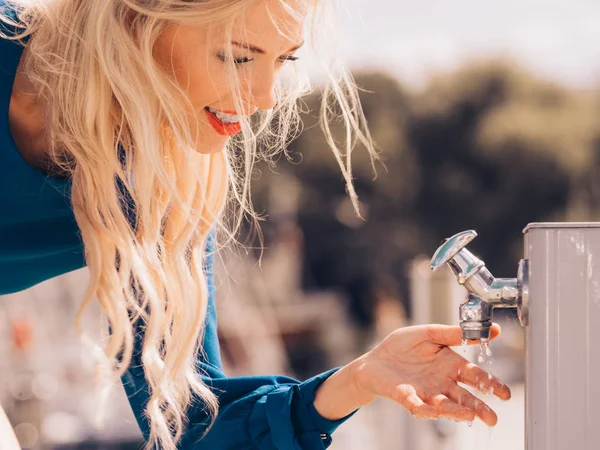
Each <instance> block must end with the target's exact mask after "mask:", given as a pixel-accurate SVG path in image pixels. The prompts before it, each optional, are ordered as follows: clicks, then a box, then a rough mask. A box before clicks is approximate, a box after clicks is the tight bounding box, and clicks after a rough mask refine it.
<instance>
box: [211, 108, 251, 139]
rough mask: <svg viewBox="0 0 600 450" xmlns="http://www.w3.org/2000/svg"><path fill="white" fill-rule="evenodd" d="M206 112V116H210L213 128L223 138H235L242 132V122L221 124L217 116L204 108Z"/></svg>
mask: <svg viewBox="0 0 600 450" xmlns="http://www.w3.org/2000/svg"><path fill="white" fill-rule="evenodd" d="M204 111H205V112H206V115H207V116H208V121H209V122H210V124H211V125H212V127H213V128H214V129H215V131H216V132H217V133H219V134H220V135H221V136H233V135H234V134H238V133H239V132H240V131H242V124H241V123H240V122H235V123H225V122H221V121H220V120H219V119H217V116H215V115H214V114H213V113H211V112H210V111H209V110H208V109H206V108H204Z"/></svg>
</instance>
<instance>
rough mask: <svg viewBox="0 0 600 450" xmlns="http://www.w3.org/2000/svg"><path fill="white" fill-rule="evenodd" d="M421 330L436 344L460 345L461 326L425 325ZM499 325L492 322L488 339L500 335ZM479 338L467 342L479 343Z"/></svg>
mask: <svg viewBox="0 0 600 450" xmlns="http://www.w3.org/2000/svg"><path fill="white" fill-rule="evenodd" d="M422 331H424V332H426V333H427V339H428V340H429V341H430V342H433V343H434V344H437V345H445V346H447V347H454V346H458V345H462V328H461V327H459V326H453V325H439V324H434V325H427V326H424V327H423V328H422ZM500 332H501V329H500V325H498V324H497V323H494V324H492V327H491V328H490V340H492V339H496V338H497V337H498V336H500ZM479 343H480V341H479V340H468V341H467V344H469V345H473V344H479Z"/></svg>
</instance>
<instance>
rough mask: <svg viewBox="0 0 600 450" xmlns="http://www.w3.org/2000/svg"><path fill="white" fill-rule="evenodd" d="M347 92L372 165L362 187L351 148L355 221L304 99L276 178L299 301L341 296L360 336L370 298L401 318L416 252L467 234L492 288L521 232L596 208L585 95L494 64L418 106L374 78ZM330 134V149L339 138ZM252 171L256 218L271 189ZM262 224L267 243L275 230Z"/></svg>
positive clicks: (517, 249) (394, 85) (599, 154)
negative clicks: (288, 179) (312, 292)
mask: <svg viewBox="0 0 600 450" xmlns="http://www.w3.org/2000/svg"><path fill="white" fill-rule="evenodd" d="M356 80H357V83H358V85H359V87H361V88H362V89H363V91H362V92H361V102H362V105H363V109H364V112H365V116H366V118H367V120H368V123H369V126H370V129H371V132H372V135H373V137H374V139H375V141H376V143H377V144H378V146H379V148H380V149H382V153H381V157H382V162H383V163H384V164H385V168H384V167H383V166H382V165H381V164H379V163H377V177H374V173H373V170H372V168H371V163H370V159H369V158H368V155H367V152H366V151H364V149H363V148H361V147H360V145H359V146H357V148H356V149H355V151H354V153H353V164H352V167H353V173H354V178H355V179H354V181H355V185H356V190H357V193H358V195H359V198H360V200H361V210H362V212H363V216H364V217H365V218H366V219H367V220H366V221H362V220H360V219H358V218H356V216H355V215H354V213H353V211H352V208H351V205H350V202H349V200H348V199H347V195H346V193H345V190H344V180H343V178H342V176H341V175H340V171H339V168H338V166H337V162H336V161H335V159H334V158H333V156H332V155H331V152H330V151H329V149H328V147H327V145H326V144H325V142H324V139H323V137H322V132H321V130H320V129H319V127H318V123H317V119H316V113H315V112H314V111H317V112H318V110H319V109H318V102H319V98H318V96H317V95H313V96H310V97H309V98H307V99H306V104H307V106H308V108H309V109H310V111H313V112H311V113H308V114H305V115H304V116H303V121H304V124H305V130H304V132H303V133H302V134H301V135H300V137H299V138H298V139H296V140H295V141H293V142H292V144H291V145H290V148H289V152H288V154H289V158H290V161H284V160H282V161H280V163H279V164H278V168H277V171H279V172H286V176H294V177H296V178H297V179H298V180H299V182H300V185H301V194H300V201H299V206H298V208H299V211H298V213H297V221H298V223H299V225H300V227H301V229H302V232H303V234H304V237H305V239H304V242H305V245H306V248H305V256H306V259H305V268H304V284H305V288H307V289H311V288H317V289H338V290H341V291H342V292H345V293H346V294H347V296H348V298H349V299H350V304H351V310H352V313H353V317H354V318H355V319H356V322H357V323H358V324H359V325H362V326H364V327H367V326H369V325H370V323H371V320H372V314H373V311H374V302H375V301H376V294H375V293H376V292H384V293H385V294H386V295H393V296H395V297H396V298H400V299H402V301H403V302H404V304H405V307H406V308H407V309H408V302H407V301H406V300H407V292H408V285H407V280H406V265H407V263H408V262H409V261H410V260H411V259H412V258H414V257H415V256H416V255H418V254H419V253H424V254H427V255H431V254H432V253H433V252H434V251H435V249H436V248H437V246H438V244H439V243H440V242H441V240H442V239H444V238H446V237H448V236H450V235H452V234H454V233H456V232H458V231H462V230H465V229H471V228H472V229H475V230H477V232H478V233H479V234H480V235H481V238H480V239H477V240H476V241H474V243H473V245H472V247H473V250H474V251H475V252H476V253H478V254H479V255H480V256H481V257H482V258H483V259H484V260H485V261H486V263H487V265H488V266H489V268H490V270H492V272H493V273H494V274H496V276H500V277H511V276H515V275H516V269H517V262H518V260H519V258H521V257H522V254H523V252H522V234H521V232H522V229H523V228H524V227H525V226H526V225H527V223H529V222H533V221H545V220H559V219H561V218H563V217H569V218H573V217H578V218H584V215H585V214H588V213H589V211H590V206H592V207H593V205H591V202H590V199H592V198H594V199H598V200H596V201H597V202H598V201H599V200H600V196H599V194H598V193H600V182H598V181H595V182H593V181H592V177H593V175H594V174H597V173H598V172H599V171H600V149H599V147H600V146H599V145H598V142H600V139H598V136H600V133H598V126H597V124H596V122H595V120H596V119H595V117H598V114H596V115H594V114H593V113H592V111H593V108H594V107H597V104H594V102H593V101H591V100H590V98H588V96H585V95H581V94H580V93H577V92H574V91H571V90H568V89H566V88H563V87H561V86H556V85H553V84H551V83H547V82H544V81H541V80H538V79H536V78H535V77H534V76H532V75H531V74H529V73H527V72H524V71H522V70H520V69H519V68H517V67H515V66H514V65H511V64H510V63H507V62H486V63H478V64H471V65H469V66H467V67H465V68H463V69H461V70H459V71H457V72H456V73H454V74H444V75H441V76H439V77H436V78H434V79H433V80H432V81H431V83H430V84H429V85H428V86H427V87H426V88H425V89H424V90H423V91H422V92H418V93H410V92H408V91H407V90H405V89H404V88H403V87H402V86H400V85H399V83H398V82H397V81H396V80H395V79H393V78H391V77H389V76H386V75H384V74H380V73H370V74H363V75H360V76H357V77H356ZM596 111H598V109H596ZM331 126H332V128H333V130H334V136H335V137H336V141H337V142H338V143H340V142H343V130H342V128H341V127H342V125H341V124H340V123H337V122H334V123H332V124H331ZM594 143H596V146H594ZM262 172H263V175H264V176H263V177H261V178H260V179H259V180H257V183H255V186H256V185H258V188H257V189H255V194H256V195H255V205H257V207H258V209H259V210H261V209H262V210H266V211H267V213H268V204H267V196H266V195H264V194H265V192H267V191H268V186H271V188H274V189H276V186H277V175H276V173H274V172H271V171H270V169H268V168H266V167H265V168H263V169H262ZM596 179H597V177H596ZM582 199H583V200H582ZM582 202H583V204H585V205H586V207H587V209H586V208H583V209H582V208H580V207H579V208H575V207H574V206H573V207H572V208H571V210H572V211H575V210H577V211H586V212H585V214H584V213H577V214H579V216H577V215H576V214H575V215H573V214H571V216H566V215H565V214H566V211H567V207H568V205H569V203H570V204H571V205H577V204H580V205H581V204H582ZM596 204H598V203H596ZM586 217H587V216H586ZM272 219H273V218H269V219H268V220H267V222H266V226H264V229H265V231H266V233H265V234H266V235H267V236H268V234H269V233H268V230H269V229H270V228H271V227H276V226H277V220H272ZM275 219H276V218H275Z"/></svg>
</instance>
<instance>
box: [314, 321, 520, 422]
mask: <svg viewBox="0 0 600 450" xmlns="http://www.w3.org/2000/svg"><path fill="white" fill-rule="evenodd" d="M499 334H500V327H499V326H498V325H497V324H494V325H493V326H492V329H491V335H490V337H491V339H494V338H495V337H497V336H498V335H499ZM461 342H462V334H461V328H460V327H458V326H447V325H423V326H413V327H405V328H399V329H397V330H395V331H394V332H393V333H391V334H390V335H389V336H387V337H386V338H385V339H384V340H383V341H382V342H381V343H380V344H379V345H377V346H376V347H375V348H373V349H372V350H371V351H369V352H368V353H366V354H364V355H363V356H361V357H360V358H358V359H356V360H354V361H353V362H352V363H350V364H348V365H347V366H345V367H343V368H341V369H340V370H339V371H338V372H336V373H334V374H333V375H332V376H331V377H330V378H328V379H327V380H325V382H324V383H323V385H322V386H321V387H320V388H319V389H318V390H317V395H316V397H315V403H314V404H315V408H316V409H317V411H319V412H320V413H321V414H322V415H323V416H324V417H326V418H329V419H332V420H335V419H339V418H341V417H344V416H345V415H347V414H349V413H350V412H352V411H353V410H354V409H356V408H357V407H359V406H363V405H366V404H367V403H370V402H372V401H373V400H375V399H376V398H377V397H384V398H387V399H390V400H393V401H395V402H397V403H400V404H401V405H402V406H404V407H405V408H406V409H407V410H408V411H409V412H410V413H411V414H412V415H413V416H414V417H415V418H419V419H437V418H438V417H445V418H448V419H454V420H456V421H473V420H474V419H475V417H476V416H477V417H479V418H480V419H481V420H483V422H485V423H486V424H488V425H490V426H494V425H495V424H496V422H497V421H498V417H497V416H496V413H495V412H494V411H492V410H491V409H490V408H489V407H488V406H487V405H486V404H485V403H484V402H483V401H481V400H480V399H478V398H477V397H475V396H474V395H472V394H471V393H470V392H469V391H467V390H466V389H465V388H463V387H461V386H459V384H458V383H459V382H460V383H464V384H466V385H469V386H473V387H474V388H476V389H477V390H479V391H480V392H482V393H489V392H493V394H494V395H496V396H497V397H499V398H501V399H503V400H508V399H509V398H510V395H511V394H510V389H509V388H508V386H506V385H505V384H504V383H502V382H501V381H500V380H498V379H497V378H495V377H493V376H492V375H490V374H489V373H488V372H486V371H485V370H483V369H481V368H480V367H478V366H477V365H476V364H473V363H470V362H469V361H467V360H466V359H465V358H463V357H462V356H460V355H459V354H458V353H456V352H455V351H454V350H452V349H451V348H449V347H450V346H458V345H461ZM469 344H479V341H469Z"/></svg>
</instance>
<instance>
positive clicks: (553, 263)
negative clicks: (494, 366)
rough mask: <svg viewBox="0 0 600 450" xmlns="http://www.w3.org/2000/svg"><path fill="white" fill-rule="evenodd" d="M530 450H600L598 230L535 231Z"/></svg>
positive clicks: (529, 330)
mask: <svg viewBox="0 0 600 450" xmlns="http://www.w3.org/2000/svg"><path fill="white" fill-rule="evenodd" d="M524 233H525V258H526V259H528V260H529V273H530V277H529V325H528V326H527V327H526V349H527V351H526V389H525V390H526V394H525V395H526V400H525V421H526V424H525V430H526V432H525V434H526V436H525V448H526V449H527V450H597V449H599V448H600V223H532V224H530V225H528V226H527V228H525V230H524Z"/></svg>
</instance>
